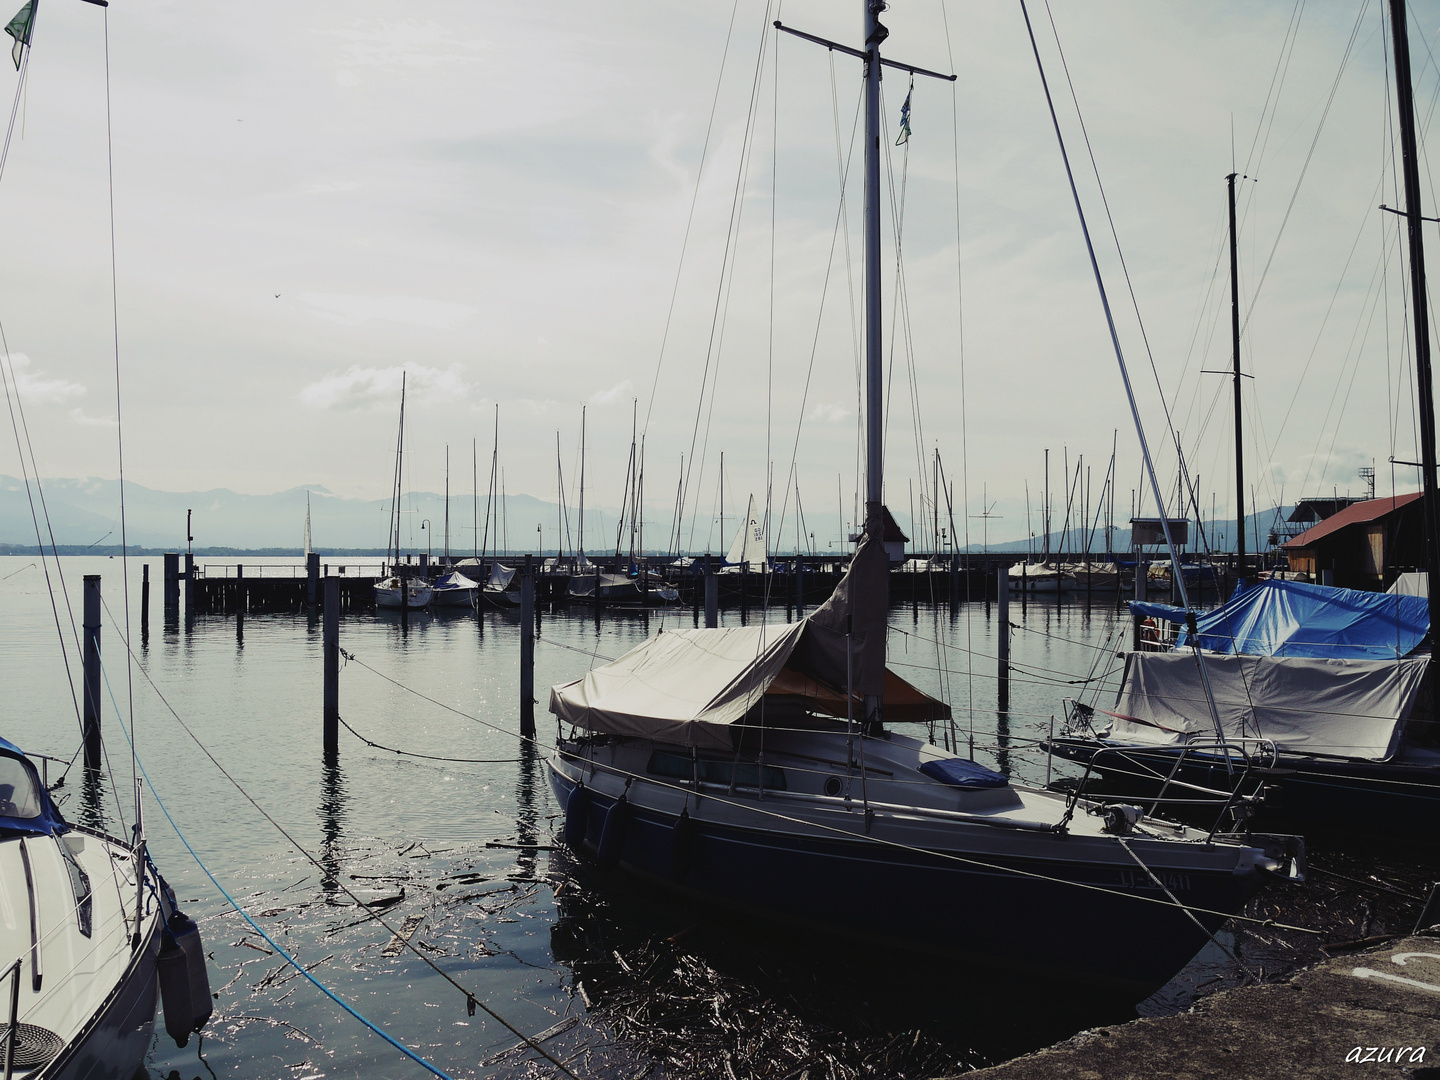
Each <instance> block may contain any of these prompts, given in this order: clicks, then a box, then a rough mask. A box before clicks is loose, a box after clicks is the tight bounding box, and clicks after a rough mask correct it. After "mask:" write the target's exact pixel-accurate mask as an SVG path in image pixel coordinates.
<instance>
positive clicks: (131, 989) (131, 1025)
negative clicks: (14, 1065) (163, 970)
mask: <svg viewBox="0 0 1440 1080" xmlns="http://www.w3.org/2000/svg"><path fill="white" fill-rule="evenodd" d="M159 955H160V921H159V920H158V919H155V920H153V921H152V922H151V926H150V936H149V938H148V940H146V941H145V943H144V944H143V945H142V946H141V948H140V949H138V950H136V953H135V956H134V958H133V959H132V961H131V964H130V968H129V969H128V970H127V971H126V972H125V977H124V978H123V979H122V980H121V981H120V983H119V985H117V986H116V987H115V989H114V991H113V992H112V993H111V995H110V997H109V998H107V999H106V1001H105V1003H104V1005H103V1006H101V1008H100V1010H99V1011H98V1012H97V1013H96V1014H95V1016H94V1017H93V1018H92V1019H91V1021H90V1023H89V1024H87V1025H86V1027H85V1029H84V1030H83V1031H81V1032H80V1034H79V1035H78V1036H77V1037H76V1038H75V1039H74V1040H72V1041H71V1043H70V1045H69V1046H67V1047H66V1048H65V1049H64V1050H63V1051H61V1053H60V1054H59V1055H58V1056H57V1057H56V1058H55V1059H54V1060H53V1061H51V1062H50V1064H49V1065H48V1066H46V1068H45V1069H43V1070H42V1071H40V1072H38V1073H34V1074H32V1075H31V1078H30V1080H133V1078H134V1076H135V1075H136V1073H138V1072H139V1071H140V1070H141V1069H142V1068H143V1067H144V1064H145V1055H146V1053H148V1052H149V1049H150V1039H151V1036H152V1034H153V1031H154V1026H155V1001H156V993H157V979H156V960H157V959H158V957H159ZM17 1075H18V1074H17Z"/></svg>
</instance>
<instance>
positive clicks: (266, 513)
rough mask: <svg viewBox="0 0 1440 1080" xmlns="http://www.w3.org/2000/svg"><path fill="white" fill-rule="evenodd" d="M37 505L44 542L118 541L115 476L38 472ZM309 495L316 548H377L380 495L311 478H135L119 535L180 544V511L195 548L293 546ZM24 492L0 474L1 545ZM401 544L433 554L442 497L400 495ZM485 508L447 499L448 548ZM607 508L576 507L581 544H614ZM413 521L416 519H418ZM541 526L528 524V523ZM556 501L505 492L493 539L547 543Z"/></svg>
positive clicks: (18, 529) (463, 538) (27, 507)
mask: <svg viewBox="0 0 1440 1080" xmlns="http://www.w3.org/2000/svg"><path fill="white" fill-rule="evenodd" d="M43 491H44V511H42V509H41V500H40V498H39V497H38V496H36V495H35V489H34V487H33V485H32V487H31V496H34V501H33V505H34V510H35V518H38V519H39V521H40V528H41V531H42V535H44V537H45V542H46V543H47V544H48V543H49V542H50V534H49V531H48V530H47V529H46V516H47V514H48V518H49V530H53V533H54V539H55V542H56V543H57V544H60V545H62V546H79V547H91V546H96V547H100V546H110V545H115V544H119V543H120V484H119V482H118V481H116V480H98V479H92V478H86V479H79V480H70V479H56V480H45V481H43ZM307 495H308V496H309V500H310V522H311V527H310V531H311V538H312V542H313V545H314V547H315V549H316V550H317V551H322V550H329V549H336V548H365V549H368V548H373V549H378V550H381V551H383V550H384V549H385V547H386V540H387V532H388V530H389V522H390V500H389V499H347V498H343V497H341V496H338V495H333V494H331V493H330V492H329V491H327V490H325V488H324V487H322V486H320V485H318V484H317V485H315V486H314V487H308V488H306V487H297V488H291V489H290V490H288V491H281V492H276V493H275V494H273V495H241V494H239V493H238V492H234V491H230V490H228V489H226V488H214V489H211V490H209V491H186V492H171V491H156V490H154V489H153V488H147V487H142V486H141V485H139V484H135V483H127V484H126V485H125V513H126V538H127V540H128V541H129V543H130V544H131V545H132V546H134V547H148V548H163V549H167V550H171V551H183V550H185V546H186V533H185V526H186V517H187V513H188V514H189V524H190V535H191V536H193V537H194V545H195V547H197V548H211V547H227V548H236V549H243V550H254V549H258V548H283V549H291V550H296V551H298V550H301V549H302V548H303V546H304V537H305V501H306V496H307ZM31 506H32V501H31V498H30V497H27V494H26V490H25V485H24V483H23V482H21V481H20V480H17V479H15V478H14V477H11V476H0V544H7V545H22V546H25V547H29V546H32V545H34V543H35V525H34V519H33V518H32V515H31ZM401 508H402V515H401V528H400V536H401V544H402V546H403V547H404V548H405V549H406V550H410V551H425V550H426V549H427V546H428V548H429V550H430V551H432V552H435V553H437V554H438V553H440V552H443V551H444V550H445V497H444V496H443V495H438V494H435V493H434V492H428V491H416V492H412V493H408V494H406V495H405V497H404V498H403V499H402V500H401ZM484 514H485V500H484V498H483V497H482V498H481V499H480V502H479V506H478V515H477V513H476V508H475V507H474V506H472V499H471V497H470V496H469V495H464V496H452V497H451V499H450V534H449V535H450V549H451V551H452V552H470V551H473V550H474V549H475V548H476V547H477V546H478V545H477V543H476V541H475V540H473V539H472V537H473V535H474V532H475V529H474V528H473V524H474V522H475V519H476V517H477V516H480V517H483V516H484ZM569 519H570V531H571V540H570V543H572V544H573V543H574V542H575V540H576V536H575V533H576V532H577V531H578V526H579V514H578V511H577V510H576V509H575V508H573V507H572V508H571V509H570V511H569ZM615 523H616V514H615V512H614V511H611V510H607V509H603V508H602V509H596V508H593V507H589V506H587V507H586V508H585V532H586V548H587V549H588V550H599V551H604V550H607V549H613V547H614V544H615ZM422 525H423V526H424V527H423V528H422ZM537 525H540V526H542V529H543V531H542V532H540V533H537V531H536V526H537ZM556 528H557V525H556V506H555V504H554V503H547V502H543V501H541V500H540V499H536V498H534V497H533V496H530V495H509V496H506V498H505V499H504V500H503V504H502V506H501V508H500V531H501V536H500V538H499V546H501V547H509V548H511V549H518V550H524V549H529V550H534V549H535V547H536V541H537V539H538V538H540V537H541V536H543V539H544V542H545V546H546V547H547V548H552V549H553V548H554V547H555V540H556ZM494 531H495V530H494V527H493V526H492V528H491V535H490V536H489V537H488V540H487V538H486V536H485V531H484V523H483V522H481V524H480V533H481V540H482V541H485V542H486V543H488V546H489V547H490V548H491V549H492V550H493V549H494V548H495V547H496V546H497V543H496V537H495V536H494V535H493V533H494Z"/></svg>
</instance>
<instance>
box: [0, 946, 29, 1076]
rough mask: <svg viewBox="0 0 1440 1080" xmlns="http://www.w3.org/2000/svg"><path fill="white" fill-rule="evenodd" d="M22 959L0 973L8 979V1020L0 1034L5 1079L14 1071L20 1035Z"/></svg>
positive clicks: (12, 962) (17, 958) (0, 976)
mask: <svg viewBox="0 0 1440 1080" xmlns="http://www.w3.org/2000/svg"><path fill="white" fill-rule="evenodd" d="M24 959H25V958H24V957H23V956H18V957H16V958H15V959H14V960H13V961H11V963H10V966H9V967H8V968H6V969H5V974H4V975H0V979H4V978H5V977H6V976H8V977H9V979H10V1022H9V1024H8V1025H7V1026H6V1028H5V1034H4V1036H0V1038H3V1039H4V1042H5V1080H10V1077H11V1076H12V1075H13V1074H14V1072H15V1042H16V1040H17V1039H19V1037H20V965H21V963H22V962H23V961H24Z"/></svg>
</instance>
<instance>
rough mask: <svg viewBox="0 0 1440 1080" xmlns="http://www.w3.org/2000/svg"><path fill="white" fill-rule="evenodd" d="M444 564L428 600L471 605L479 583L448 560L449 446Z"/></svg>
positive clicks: (447, 449) (446, 604)
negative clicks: (444, 566) (445, 568)
mask: <svg viewBox="0 0 1440 1080" xmlns="http://www.w3.org/2000/svg"><path fill="white" fill-rule="evenodd" d="M445 565H446V566H447V567H448V568H449V570H448V571H447V572H446V573H444V574H441V575H440V576H439V577H438V578H436V579H435V581H434V583H433V584H432V585H431V586H430V602H431V603H432V604H434V605H435V606H436V607H437V608H438V607H467V608H468V607H472V606H474V604H475V594H476V593H477V592H478V591H479V589H480V586H479V584H478V583H477V582H476V581H474V580H473V579H471V578H469V577H466V576H465V575H464V574H462V573H461V572H460V571H459V570H456V569H455V568H454V564H453V563H452V562H451V560H450V447H448V446H447V447H445Z"/></svg>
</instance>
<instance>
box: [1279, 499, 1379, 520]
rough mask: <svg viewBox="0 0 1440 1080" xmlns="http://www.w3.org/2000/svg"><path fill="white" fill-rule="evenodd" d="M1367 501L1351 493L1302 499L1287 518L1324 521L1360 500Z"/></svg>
mask: <svg viewBox="0 0 1440 1080" xmlns="http://www.w3.org/2000/svg"><path fill="white" fill-rule="evenodd" d="M1365 501H1367V500H1365V499H1361V498H1357V497H1353V496H1350V495H1339V496H1336V497H1335V498H1331V499H1301V500H1300V501H1299V502H1298V503H1296V504H1295V509H1293V510H1291V511H1290V516H1289V517H1288V518H1286V519H1285V520H1286V521H1289V522H1293V523H1299V522H1304V521H1324V520H1325V519H1326V518H1329V517H1333V516H1335V515H1336V514H1338V513H1339V512H1340V511H1341V510H1344V509H1345V508H1346V507H1347V506H1354V505H1355V504H1356V503H1358V502H1365Z"/></svg>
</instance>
